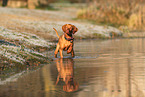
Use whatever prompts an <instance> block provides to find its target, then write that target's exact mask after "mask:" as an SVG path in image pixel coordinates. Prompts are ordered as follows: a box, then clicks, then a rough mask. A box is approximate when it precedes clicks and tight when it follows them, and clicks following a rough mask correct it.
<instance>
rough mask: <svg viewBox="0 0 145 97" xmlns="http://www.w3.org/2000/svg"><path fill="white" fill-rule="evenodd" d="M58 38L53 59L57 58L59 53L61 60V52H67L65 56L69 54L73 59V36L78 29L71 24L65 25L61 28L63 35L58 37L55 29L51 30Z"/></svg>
mask: <svg viewBox="0 0 145 97" xmlns="http://www.w3.org/2000/svg"><path fill="white" fill-rule="evenodd" d="M53 29H54V30H55V32H56V34H57V36H58V38H59V40H58V43H57V47H56V50H55V52H54V54H55V57H57V53H58V51H59V52H60V57H61V58H63V54H62V51H63V50H64V51H66V50H67V54H69V53H71V55H72V57H74V56H75V55H74V50H73V40H74V38H73V34H75V33H76V32H77V31H78V28H77V27H75V26H74V25H71V24H65V25H63V26H62V30H63V31H64V34H63V35H61V36H59V35H58V32H57V30H56V29H55V28H53Z"/></svg>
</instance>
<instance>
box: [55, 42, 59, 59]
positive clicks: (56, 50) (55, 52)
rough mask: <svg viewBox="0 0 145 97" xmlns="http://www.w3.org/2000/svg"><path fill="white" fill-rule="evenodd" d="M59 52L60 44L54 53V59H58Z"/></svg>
mask: <svg viewBox="0 0 145 97" xmlns="http://www.w3.org/2000/svg"><path fill="white" fill-rule="evenodd" d="M58 50H59V44H57V47H56V49H55V52H54V57H55V58H57V53H58Z"/></svg>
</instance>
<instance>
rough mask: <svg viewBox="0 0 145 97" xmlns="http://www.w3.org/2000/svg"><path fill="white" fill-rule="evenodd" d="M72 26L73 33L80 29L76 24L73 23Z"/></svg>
mask: <svg viewBox="0 0 145 97" xmlns="http://www.w3.org/2000/svg"><path fill="white" fill-rule="evenodd" d="M72 27H73V34H75V33H76V32H77V31H78V28H77V27H76V26H74V25H72Z"/></svg>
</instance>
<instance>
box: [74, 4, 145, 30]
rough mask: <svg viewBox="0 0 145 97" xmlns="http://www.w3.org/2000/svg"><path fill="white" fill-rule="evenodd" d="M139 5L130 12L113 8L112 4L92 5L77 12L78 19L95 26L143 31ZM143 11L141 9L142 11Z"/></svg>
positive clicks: (117, 7)
mask: <svg viewBox="0 0 145 97" xmlns="http://www.w3.org/2000/svg"><path fill="white" fill-rule="evenodd" d="M140 6H141V5H140V4H136V6H134V7H133V8H132V9H131V11H130V12H128V9H127V8H126V7H120V6H115V5H112V4H110V5H109V4H108V5H107V6H105V5H103V4H102V5H100V4H96V5H95V4H92V5H90V6H89V7H88V8H84V9H81V10H79V11H78V14H77V16H78V18H80V19H82V18H83V19H88V20H92V21H94V22H95V23H97V24H108V25H112V26H115V27H120V26H128V27H129V29H130V30H140V29H142V30H143V29H145V27H144V26H143V25H144V24H145V22H143V20H144V19H145V17H143V14H145V13H143V12H141V7H140ZM142 10H143V9H142Z"/></svg>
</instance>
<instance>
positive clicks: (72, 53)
mask: <svg viewBox="0 0 145 97" xmlns="http://www.w3.org/2000/svg"><path fill="white" fill-rule="evenodd" d="M71 56H72V57H75V53H74V50H73V48H72V51H71Z"/></svg>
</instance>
